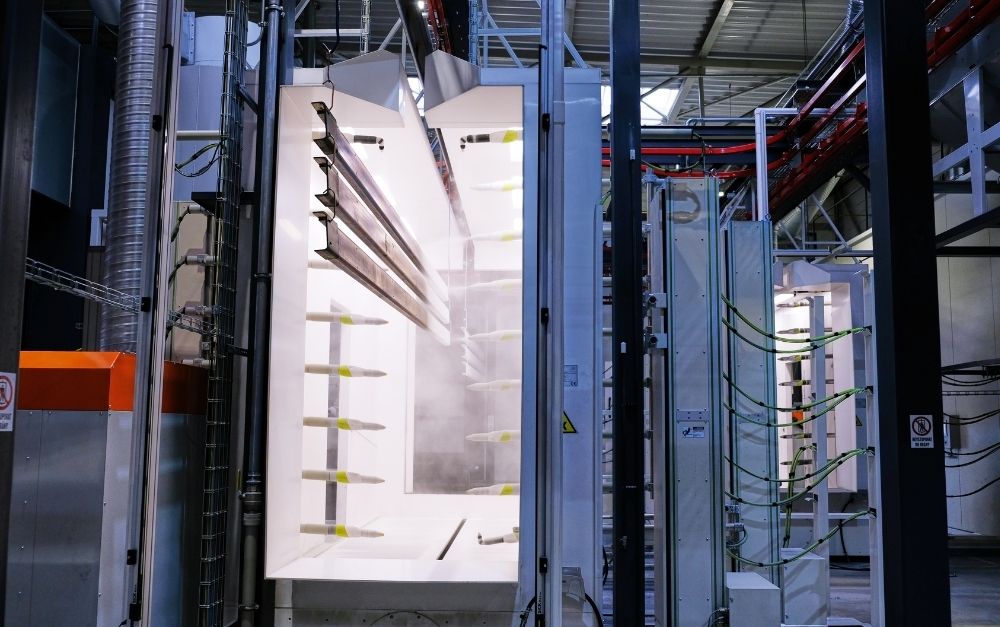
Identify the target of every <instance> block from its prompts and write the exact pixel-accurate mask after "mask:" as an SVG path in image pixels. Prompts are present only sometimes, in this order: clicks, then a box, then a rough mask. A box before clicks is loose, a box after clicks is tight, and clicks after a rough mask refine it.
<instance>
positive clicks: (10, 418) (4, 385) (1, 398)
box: [0, 372, 17, 431]
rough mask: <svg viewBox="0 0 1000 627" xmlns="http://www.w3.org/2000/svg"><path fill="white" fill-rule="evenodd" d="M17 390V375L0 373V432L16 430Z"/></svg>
mask: <svg viewBox="0 0 1000 627" xmlns="http://www.w3.org/2000/svg"><path fill="white" fill-rule="evenodd" d="M16 390H17V374H15V373H13V372H0V431H13V430H14V408H15V405H14V392H15V391H16Z"/></svg>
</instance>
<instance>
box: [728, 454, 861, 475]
mask: <svg viewBox="0 0 1000 627" xmlns="http://www.w3.org/2000/svg"><path fill="white" fill-rule="evenodd" d="M872 453H873V451H872V450H871V449H866V448H856V449H851V450H849V451H846V452H844V453H841V454H840V455H838V456H836V457H834V458H833V459H831V460H827V462H826V464H824V465H823V467H822V468H820V469H818V470H815V471H813V472H811V473H809V474H807V475H803V476H801V477H793V476H792V475H791V474H789V478H788V479H771V478H769V477H762V476H761V475H758V474H757V473H755V472H754V471H752V470H748V469H746V468H744V467H743V466H740V465H739V464H737V463H736V462H734V461H733V460H731V459H729V456H728V455H724V456H723V457H725V459H726V461H727V462H729V463H730V464H732V465H733V467H734V468H736V469H737V470H739V471H741V472H745V473H746V474H748V475H750V476H751V477H754V478H756V479H760V480H761V481H770V482H772V483H795V482H797V481H805V480H806V479H812V478H813V477H815V476H817V475H819V474H820V473H822V472H823V471H824V470H826V469H827V468H828V467H829V466H831V465H832V464H836V463H838V462H839V461H840V460H841V459H843V460H845V461H846V460H847V459H852V458H854V457H860V456H862V455H865V454H872Z"/></svg>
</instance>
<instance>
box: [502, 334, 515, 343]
mask: <svg viewBox="0 0 1000 627" xmlns="http://www.w3.org/2000/svg"><path fill="white" fill-rule="evenodd" d="M516 337H517V336H516V335H514V334H513V333H501V334H500V341H501V342H506V341H507V340H513V339H514V338H516Z"/></svg>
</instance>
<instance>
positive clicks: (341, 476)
mask: <svg viewBox="0 0 1000 627" xmlns="http://www.w3.org/2000/svg"><path fill="white" fill-rule="evenodd" d="M337 483H350V481H348V480H347V471H346V470H338V471H337Z"/></svg>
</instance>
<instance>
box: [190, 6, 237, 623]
mask: <svg viewBox="0 0 1000 627" xmlns="http://www.w3.org/2000/svg"><path fill="white" fill-rule="evenodd" d="M247 23H248V18H247V5H246V1H245V0H228V1H227V3H226V33H225V57H224V64H223V71H222V102H221V106H220V115H219V137H220V139H219V141H220V152H219V174H218V181H217V184H216V197H215V207H214V208H213V211H212V217H211V220H210V223H209V226H210V232H209V233H210V238H211V241H212V251H213V252H214V255H213V256H214V258H215V260H214V263H213V264H212V265H211V266H208V267H207V269H206V273H207V280H206V305H207V306H209V307H211V309H212V312H213V319H214V321H215V326H216V333H214V334H213V335H211V336H209V337H208V338H206V339H207V340H208V342H209V348H208V351H206V354H205V355H204V358H205V360H206V362H207V363H208V364H210V368H209V375H208V407H207V409H206V415H205V458H204V464H205V466H204V467H205V470H204V479H203V488H202V511H201V559H200V573H199V575H200V576H199V583H198V587H199V590H198V610H199V611H198V623H199V625H201V627H217V626H220V625H222V621H223V611H224V595H225V581H226V555H227V548H228V545H229V543H228V541H227V540H228V538H227V529H228V527H229V524H228V523H229V469H230V465H231V459H230V440H231V432H232V428H231V425H232V395H233V358H234V350H233V336H234V332H235V327H236V287H237V285H236V261H237V252H236V243H237V239H238V234H239V233H238V229H239V208H240V197H241V194H242V191H243V190H242V185H241V182H242V180H243V170H242V159H243V99H242V96H241V88H242V85H243V71H244V68H245V67H246V47H247V46H246V32H247Z"/></svg>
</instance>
